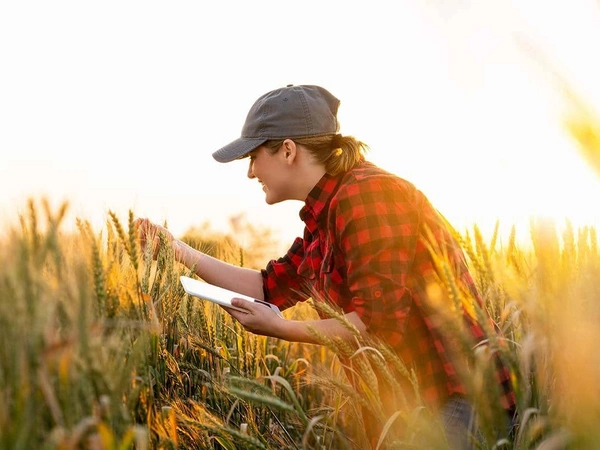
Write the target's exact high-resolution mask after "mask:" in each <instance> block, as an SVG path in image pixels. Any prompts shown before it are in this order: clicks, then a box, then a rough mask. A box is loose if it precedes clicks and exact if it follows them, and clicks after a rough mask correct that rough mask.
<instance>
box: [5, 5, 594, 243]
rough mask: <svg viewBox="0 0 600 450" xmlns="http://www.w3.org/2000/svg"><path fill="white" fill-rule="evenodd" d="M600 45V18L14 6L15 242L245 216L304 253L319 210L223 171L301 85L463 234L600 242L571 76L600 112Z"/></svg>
mask: <svg viewBox="0 0 600 450" xmlns="http://www.w3.org/2000/svg"><path fill="white" fill-rule="evenodd" d="M599 43H600V2H598V1H597V0H571V1H565V0H556V1H547V0H545V1H544V0H513V1H510V0H479V1H469V0H448V1H447V0H444V1H442V0H405V1H401V2H397V1H394V2H393V1H388V2H384V1H377V0H373V1H369V2H366V1H361V2H357V1H349V0H346V1H338V0H331V1H325V0H318V1H315V0H305V1H302V2H286V1H265V0H255V1H252V2H247V1H233V0H232V1H222V2H200V1H178V2H157V1H126V0H120V1H111V0H103V1H101V2H99V1H96V2H93V1H62V0H57V1H53V2H42V1H37V2H35V1H27V0H25V1H19V2H2V3H0V225H1V227H0V228H2V229H4V230H6V229H7V227H8V226H9V225H11V224H14V223H16V221H17V218H18V216H19V214H22V213H23V212H24V211H25V209H26V202H27V199H29V198H33V199H36V201H38V200H39V199H41V198H43V197H44V198H48V199H49V200H50V202H51V204H52V205H55V206H57V205H59V204H60V203H62V202H64V201H67V202H68V203H69V205H70V209H69V211H70V215H69V216H68V218H67V220H66V224H65V226H66V227H69V225H70V224H74V223H75V220H74V218H76V217H77V218H80V219H85V220H89V221H90V222H91V223H92V224H93V225H94V226H95V227H97V228H98V229H99V228H101V227H102V226H103V223H104V222H105V221H106V219H107V217H108V216H107V213H108V211H113V212H115V213H116V214H117V215H118V216H120V217H122V218H123V220H126V218H127V214H128V212H129V211H130V210H132V211H133V212H134V214H135V215H136V216H139V217H148V218H150V219H152V220H154V221H156V222H165V221H166V222H167V224H168V226H169V228H170V229H171V230H172V231H173V232H174V233H175V234H176V235H181V234H183V233H184V232H185V231H186V230H187V229H188V228H189V227H192V226H199V225H201V224H203V223H206V222H209V223H210V224H211V225H212V226H213V228H215V229H222V230H227V228H228V224H229V218H230V217H232V216H237V215H242V216H243V217H245V219H246V220H247V221H248V222H250V223H252V224H254V225H255V226H259V227H268V228H270V229H272V230H273V231H274V232H275V236H276V237H277V238H279V239H280V240H282V241H283V242H287V241H289V240H291V239H293V237H294V236H296V235H299V234H300V233H301V231H302V223H301V222H300V220H299V218H298V211H299V209H300V207H301V206H302V204H301V203H300V202H296V201H290V202H284V203H281V204H278V205H271V206H269V205H266V204H265V202H264V193H263V192H262V190H261V187H260V186H259V184H258V183H257V182H256V180H249V179H248V178H247V177H246V171H247V162H245V161H235V162H232V163H228V164H221V163H217V162H216V161H214V160H213V159H212V156H211V154H212V152H214V151H215V150H217V149H219V148H220V147H222V146H223V145H225V144H227V143H229V142H230V141H232V140H234V139H235V138H237V137H238V136H239V134H240V131H241V128H242V125H243V122H244V119H245V117H246V114H247V111H248V109H249V108H250V106H251V105H252V103H254V101H255V100H256V99H257V98H258V97H260V96H261V95H262V94H264V93H265V92H267V91H270V90H272V89H275V88H278V87H282V86H285V85H287V84H319V85H321V86H324V87H326V88H327V89H329V90H330V91H331V92H332V93H333V94H334V95H336V96H337V97H338V98H339V99H340V100H341V106H340V112H339V118H340V122H341V132H342V133H343V134H349V135H354V136H356V137H357V138H359V139H360V140H362V141H364V142H366V143H368V144H369V146H370V147H371V151H370V152H369V154H368V158H369V159H370V160H372V161H373V162H375V163H376V164H378V165H380V166H382V167H383V168H385V169H387V170H389V171H391V172H394V173H396V174H398V175H399V176H401V177H403V178H406V179H408V180H410V181H411V182H413V183H414V184H415V185H416V186H417V187H418V188H419V189H421V190H422V191H423V192H424V193H425V194H426V195H427V196H428V197H429V199H430V200H431V201H432V203H433V204H434V205H435V206H436V207H437V208H438V209H439V210H440V211H441V212H442V213H443V214H444V215H445V216H446V217H447V218H448V219H449V220H450V221H451V222H453V223H454V224H455V226H457V227H458V228H459V229H467V228H469V227H470V226H471V225H472V224H477V225H478V226H479V227H480V228H481V229H482V230H484V232H485V231H488V230H491V229H492V228H493V225H494V224H495V223H496V221H497V220H499V221H500V224H501V226H502V228H503V229H508V228H509V227H510V226H512V225H513V224H515V225H517V226H518V229H519V230H520V231H522V232H524V233H527V226H528V225H527V224H528V221H529V219H530V218H532V217H549V218H554V219H556V220H557V222H558V223H559V224H560V223H563V222H564V220H565V219H566V218H568V219H569V220H570V221H571V222H573V223H574V224H575V225H576V226H583V225H594V226H596V225H598V226H600V209H598V208H597V207H595V206H594V205H596V204H597V201H595V200H594V199H597V198H598V195H599V194H600V179H599V178H598V176H597V175H596V174H595V173H594V172H593V170H592V169H591V168H590V167H588V166H586V164H585V162H584V161H583V159H582V158H581V157H580V154H579V153H578V150H577V147H576V144H575V143H574V141H573V139H572V138H571V137H570V136H569V135H568V134H567V133H566V131H565V129H564V127H563V126H562V121H563V119H564V114H565V111H566V101H565V97H564V95H563V92H562V91H561V90H560V85H559V83H557V77H556V74H559V76H560V77H561V78H562V79H563V80H566V81H567V83H568V85H569V86H570V87H571V88H572V89H573V90H574V91H575V92H577V94H578V95H580V96H581V97H582V98H583V99H585V100H586V102H588V104H589V105H591V106H592V107H593V108H596V110H597V109H598V108H600V83H598V80H600V65H598V64H596V62H597V56H598V44H599ZM548 68H552V70H548Z"/></svg>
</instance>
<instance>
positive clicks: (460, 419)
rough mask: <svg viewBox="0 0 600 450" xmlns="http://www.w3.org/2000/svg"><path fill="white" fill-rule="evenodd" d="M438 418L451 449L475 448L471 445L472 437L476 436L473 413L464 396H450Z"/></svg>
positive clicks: (465, 449) (469, 449)
mask: <svg viewBox="0 0 600 450" xmlns="http://www.w3.org/2000/svg"><path fill="white" fill-rule="evenodd" d="M440 420H441V423H442V426H443V427H444V431H445V433H446V439H448V444H449V445H450V448H451V449H452V450H471V449H474V448H475V445H473V439H475V438H476V437H477V426H476V421H475V414H474V411H473V407H472V406H471V403H470V402H469V401H468V400H467V399H466V398H464V397H460V396H454V397H451V398H450V400H448V402H446V404H445V405H444V406H443V407H442V409H441V411H440Z"/></svg>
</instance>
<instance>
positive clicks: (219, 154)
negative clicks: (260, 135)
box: [212, 138, 267, 163]
mask: <svg viewBox="0 0 600 450" xmlns="http://www.w3.org/2000/svg"><path fill="white" fill-rule="evenodd" d="M265 142H267V139H247V138H239V139H236V140H235V141H233V142H231V143H230V144H227V145H226V146H225V147H223V148H220V149H219V150H217V151H216V152H214V153H213V154H212V156H213V158H215V159H216V160H217V161H218V162H222V163H226V162H230V161H233V160H235V159H238V158H241V157H242V156H245V155H247V154H248V153H250V152H251V151H252V150H254V149H255V148H256V147H259V146H261V145H262V144H264V143H265Z"/></svg>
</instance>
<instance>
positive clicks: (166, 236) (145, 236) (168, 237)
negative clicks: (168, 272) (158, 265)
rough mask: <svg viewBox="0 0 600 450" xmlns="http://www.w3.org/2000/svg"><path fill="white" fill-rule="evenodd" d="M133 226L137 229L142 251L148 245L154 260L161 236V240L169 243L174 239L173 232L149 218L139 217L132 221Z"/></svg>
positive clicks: (144, 250) (145, 249)
mask: <svg viewBox="0 0 600 450" xmlns="http://www.w3.org/2000/svg"><path fill="white" fill-rule="evenodd" d="M133 224H134V227H135V229H136V231H137V236H138V240H139V243H140V247H141V248H142V252H144V253H145V252H146V251H147V248H148V246H150V248H151V249H152V250H151V251H152V259H154V260H156V258H157V257H158V251H159V249H160V243H161V238H162V240H163V242H165V241H166V242H168V243H169V245H171V244H172V242H173V241H174V240H175V237H174V236H173V234H172V233H171V232H170V231H169V230H168V229H167V228H165V227H163V226H162V225H157V224H155V223H153V222H151V221H150V220H149V219H145V218H139V219H136V220H135V221H134V222H133Z"/></svg>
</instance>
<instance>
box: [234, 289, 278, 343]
mask: <svg viewBox="0 0 600 450" xmlns="http://www.w3.org/2000/svg"><path fill="white" fill-rule="evenodd" d="M231 304H232V306H235V307H236V308H241V309H244V310H245V311H247V312H242V311H238V310H236V309H231V308H227V307H225V306H224V307H223V308H224V309H226V310H227V312H228V313H229V314H231V315H232V316H233V317H234V318H235V319H236V320H237V321H238V322H239V323H241V324H242V326H243V327H244V328H245V329H246V330H247V331H250V332H251V333H254V334H260V335H262V336H271V337H276V338H279V337H281V327H282V326H283V325H284V323H285V321H286V320H285V319H284V318H282V317H280V316H279V315H277V313H276V312H275V311H273V310H272V309H271V308H268V307H266V306H265V305H261V304H260V303H255V302H251V301H249V300H244V299H242V298H233V299H231Z"/></svg>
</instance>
